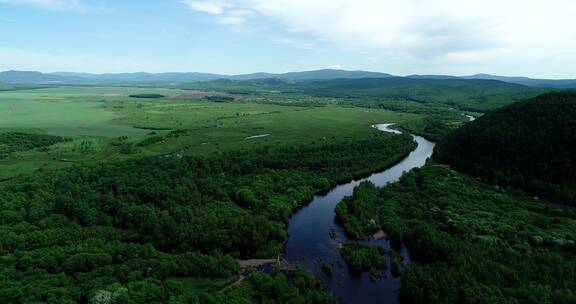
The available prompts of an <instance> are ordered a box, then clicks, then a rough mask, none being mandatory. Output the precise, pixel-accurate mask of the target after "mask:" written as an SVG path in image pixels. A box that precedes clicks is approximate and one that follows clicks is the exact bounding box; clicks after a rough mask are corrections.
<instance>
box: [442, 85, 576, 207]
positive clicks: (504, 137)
mask: <svg viewBox="0 0 576 304" xmlns="http://www.w3.org/2000/svg"><path fill="white" fill-rule="evenodd" d="M575 130H576V92H574V91H567V92H555V93H548V94H544V95H541V96H538V97H536V98H532V99H529V100H526V101H522V102H518V103H514V104H512V105H510V106H507V107H504V108H502V109H498V110H495V111H492V112H490V113H488V114H486V115H484V116H483V117H481V118H479V119H478V120H477V121H475V122H473V123H470V124H467V125H465V126H463V127H461V128H459V129H458V130H456V131H455V132H453V133H451V134H450V135H448V136H447V137H446V138H444V139H443V140H442V141H441V142H440V144H439V145H438V147H437V149H436V154H435V155H436V158H438V159H439V160H441V161H443V162H446V163H448V164H450V165H453V166H454V167H456V168H458V169H459V170H461V171H463V172H466V173H470V174H473V175H476V176H480V177H482V178H483V179H485V180H487V181H488V182H490V183H494V184H498V185H501V186H512V187H516V188H521V189H524V190H527V191H529V192H530V193H533V194H534V195H536V196H540V197H542V196H545V197H549V198H551V199H553V200H554V201H556V202H558V203H565V204H572V205H574V204H576V132H575Z"/></svg>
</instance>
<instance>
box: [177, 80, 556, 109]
mask: <svg viewBox="0 0 576 304" xmlns="http://www.w3.org/2000/svg"><path fill="white" fill-rule="evenodd" d="M179 88H181V89H185V90H209V91H219V92H228V93H231V92H237V91H241V92H250V93H251V94H252V95H274V94H279V93H280V94H288V95H303V94H304V95H309V96H315V97H323V98H337V99H340V100H345V101H349V102H360V103H363V102H365V101H366V100H377V101H378V100H396V101H407V102H415V103H420V104H436V105H443V106H450V107H455V108H458V109H460V110H465V111H474V112H485V111H488V110H492V109H496V108H499V107H501V106H505V105H508V104H511V103H513V102H515V101H518V100H522V99H524V98H529V97H534V96H536V95H538V94H541V93H543V92H546V91H548V90H547V89H541V88H530V87H526V86H522V85H518V84H511V83H506V82H501V81H495V80H474V79H423V78H408V77H387V78H362V79H345V78H343V79H326V80H299V81H294V80H285V79H255V80H242V81H233V80H225V79H224V80H223V79H220V80H214V81H202V82H195V83H186V84H182V85H180V86H179Z"/></svg>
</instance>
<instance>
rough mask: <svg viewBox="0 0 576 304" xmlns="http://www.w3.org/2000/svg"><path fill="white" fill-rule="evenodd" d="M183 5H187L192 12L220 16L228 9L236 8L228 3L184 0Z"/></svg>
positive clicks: (209, 0) (207, 0)
mask: <svg viewBox="0 0 576 304" xmlns="http://www.w3.org/2000/svg"><path fill="white" fill-rule="evenodd" d="M182 3H184V4H186V5H187V6H188V7H189V8H190V9H192V10H195V11H199V12H203V13H208V14H213V15H220V14H222V13H224V11H225V10H226V9H229V8H232V7H234V5H233V4H232V3H230V2H228V1H211V0H182Z"/></svg>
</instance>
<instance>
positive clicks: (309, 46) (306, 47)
mask: <svg viewBox="0 0 576 304" xmlns="http://www.w3.org/2000/svg"><path fill="white" fill-rule="evenodd" d="M273 41H274V43H276V44H281V45H286V46H289V47H293V48H296V49H304V50H311V49H313V48H314V44H313V43H309V42H299V41H294V40H292V39H289V38H278V39H274V40H273Z"/></svg>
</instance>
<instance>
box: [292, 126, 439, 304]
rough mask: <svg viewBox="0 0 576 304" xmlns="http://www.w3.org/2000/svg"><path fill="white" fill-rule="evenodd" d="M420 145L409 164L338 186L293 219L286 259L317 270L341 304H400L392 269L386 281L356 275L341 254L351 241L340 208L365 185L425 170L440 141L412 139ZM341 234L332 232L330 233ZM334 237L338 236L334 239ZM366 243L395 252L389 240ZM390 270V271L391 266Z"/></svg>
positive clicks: (406, 257) (386, 128) (380, 184)
mask: <svg viewBox="0 0 576 304" xmlns="http://www.w3.org/2000/svg"><path fill="white" fill-rule="evenodd" d="M390 126H392V124H380V125H375V126H374V127H375V128H377V129H379V130H380V131H383V132H390V133H396V134H397V133H399V131H398V130H394V129H391V128H390ZM412 137H413V138H414V141H416V143H417V144H418V146H417V147H416V149H415V150H414V151H412V152H411V153H410V154H409V155H408V156H407V157H406V158H405V159H404V160H402V161H400V162H399V163H398V164H396V165H395V166H393V167H391V168H389V169H387V170H384V171H382V172H379V173H375V174H372V175H370V176H369V177H367V178H364V179H361V180H354V181H351V182H349V183H346V184H341V185H338V186H336V187H334V188H332V190H330V191H329V192H328V193H326V194H322V195H316V196H314V199H313V200H312V202H311V203H310V204H309V205H308V206H306V207H305V208H303V209H301V210H300V211H298V212H297V213H296V214H294V216H292V218H291V219H290V222H289V226H288V234H289V238H288V243H287V247H286V253H285V255H284V258H285V259H286V260H287V261H288V262H289V263H290V264H291V265H295V266H300V267H302V268H304V269H306V270H308V271H311V272H312V273H314V274H315V275H316V277H317V278H319V279H320V280H322V281H323V282H324V283H325V284H326V286H327V287H328V289H329V291H331V292H332V293H333V294H334V295H335V296H336V298H337V299H338V301H339V302H340V303H397V302H398V297H397V291H398V289H399V287H400V278H397V277H394V276H392V274H391V273H390V270H388V271H387V272H386V275H385V277H384V278H382V279H379V280H373V279H371V278H370V276H369V274H367V273H364V274H362V275H360V276H355V275H353V274H352V273H351V272H350V271H349V269H348V265H347V264H346V262H345V261H344V260H343V259H342V256H341V255H340V251H339V247H340V244H342V243H345V242H349V241H351V240H350V239H348V237H347V236H346V234H345V233H344V230H343V228H342V227H340V226H339V225H338V224H336V223H335V221H334V219H335V208H336V205H337V204H338V203H339V202H340V201H341V200H342V199H343V198H344V197H346V196H350V195H352V193H353V190H354V188H355V187H356V186H357V185H358V184H359V183H360V182H362V181H365V180H369V181H371V182H372V183H374V184H375V185H376V186H378V187H383V186H385V185H387V184H388V183H392V182H396V181H398V180H399V179H400V177H401V176H402V174H404V172H407V171H410V170H411V169H413V168H417V167H422V166H423V165H424V164H425V163H426V160H427V159H428V158H429V157H430V156H431V155H432V152H433V150H434V143H433V142H430V141H428V140H426V139H424V138H423V137H420V136H416V135H412ZM331 230H332V231H335V232H336V233H335V237H334V233H330V231H331ZM331 234H332V235H331ZM363 243H366V244H379V245H381V246H383V247H385V248H389V242H388V241H386V240H375V239H373V240H367V241H364V242H363ZM401 254H402V256H403V257H404V263H410V254H409V252H408V251H407V249H406V248H403V249H402V252H401ZM322 262H327V263H330V264H332V265H333V266H334V271H333V274H332V276H328V275H326V274H324V273H323V272H322V270H321V268H320V267H321V264H322ZM388 269H390V267H388Z"/></svg>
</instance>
